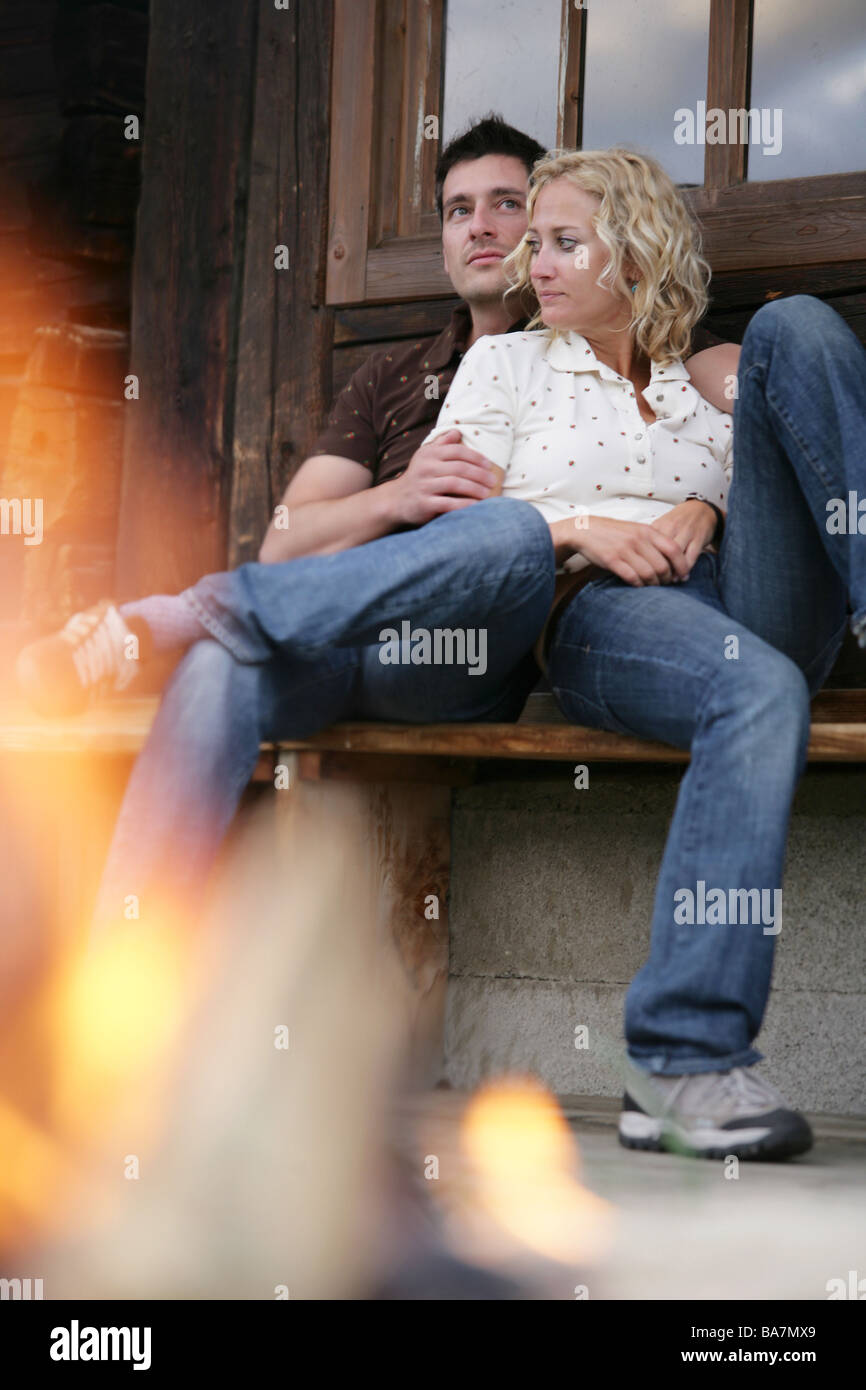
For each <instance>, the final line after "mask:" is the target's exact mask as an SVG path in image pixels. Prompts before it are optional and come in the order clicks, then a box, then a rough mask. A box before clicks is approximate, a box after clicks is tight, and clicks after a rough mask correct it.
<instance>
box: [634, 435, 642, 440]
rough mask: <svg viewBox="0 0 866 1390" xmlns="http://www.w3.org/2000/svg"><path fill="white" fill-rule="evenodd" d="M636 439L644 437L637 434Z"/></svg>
mask: <svg viewBox="0 0 866 1390" xmlns="http://www.w3.org/2000/svg"><path fill="white" fill-rule="evenodd" d="M635 439H643V435H642V434H636V435H635Z"/></svg>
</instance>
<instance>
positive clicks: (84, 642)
mask: <svg viewBox="0 0 866 1390" xmlns="http://www.w3.org/2000/svg"><path fill="white" fill-rule="evenodd" d="M115 616H116V615H115V614H114V613H113V612H112V610H111V609H109V610H108V611H107V612H106V613H104V614H103V615H102V617H101V618H100V619H99V620H98V621H97V622H96V623H95V624H93V623H92V620H91V619H88V618H86V617H85V616H84V615H83V614H81V613H77V614H76V615H75V617H73V618H70V620H69V622H68V623H67V625H66V626H67V631H69V632H72V633H73V635H74V636H75V637H77V638H78V639H79V644H78V646H76V647H75V648H74V650H73V652H72V660H73V661H74V663H75V669H76V671H77V672H78V679H79V680H80V681H81V684H82V685H83V686H85V688H87V689H92V688H93V687H95V686H97V685H100V684H102V683H103V682H105V681H106V680H109V679H111V678H112V677H113V678H114V679H115V680H118V678H119V677H120V676H121V675H122V673H123V667H122V666H121V664H120V663H121V661H122V643H123V637H124V636H125V634H126V627H125V625H124V624H123V620H122V619H120V618H119V615H117V620H116V621H114V622H113V621H112V618H114V617H115Z"/></svg>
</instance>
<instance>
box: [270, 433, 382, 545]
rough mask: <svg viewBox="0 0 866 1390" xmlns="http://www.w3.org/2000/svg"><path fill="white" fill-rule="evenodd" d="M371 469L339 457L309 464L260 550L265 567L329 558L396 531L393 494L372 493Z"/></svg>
mask: <svg viewBox="0 0 866 1390" xmlns="http://www.w3.org/2000/svg"><path fill="white" fill-rule="evenodd" d="M372 481H373V475H372V473H371V472H370V470H369V468H366V467H365V466H364V464H362V463H356V462H355V460H354V459H347V458H338V457H337V455H336V454H319V455H317V456H315V457H313V458H308V459H306V460H305V462H304V463H303V464H302V465H301V467H300V468H299V469H298V472H297V473H296V474H295V476H294V478H293V479H292V481H291V482H290V483H289V485H288V487H287V488H286V491H285V492H284V494H283V499H282V502H281V503H280V505H279V507H277V508H276V510H275V512H274V515H273V517H272V518H271V524H270V526H269V527H268V530H267V534H266V535H265V538H264V540H263V541H262V545H261V549H260V550H259V559H260V560H261V561H262V562H263V563H264V564H273V563H275V562H277V561H279V560H293V559H294V558H295V557H296V556H298V555H330V554H333V553H334V552H335V551H337V550H347V549H349V548H350V547H351V546H353V545H363V544H364V542H365V541H372V540H375V539H376V538H377V537H378V536H384V535H385V534H386V533H387V532H388V531H391V530H393V527H394V525H395V524H396V523H395V521H394V519H393V516H392V506H393V497H392V494H393V489H392V488H391V486H390V484H389V483H382V484H381V485H380V486H379V487H372V486H371V484H372Z"/></svg>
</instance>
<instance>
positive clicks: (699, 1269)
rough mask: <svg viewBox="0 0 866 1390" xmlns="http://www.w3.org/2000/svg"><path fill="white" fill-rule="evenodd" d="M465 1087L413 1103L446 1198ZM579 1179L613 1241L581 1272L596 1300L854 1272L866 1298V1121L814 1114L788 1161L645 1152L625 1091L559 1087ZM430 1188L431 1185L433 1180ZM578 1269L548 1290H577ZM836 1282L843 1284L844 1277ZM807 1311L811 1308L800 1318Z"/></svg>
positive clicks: (456, 1180)
mask: <svg viewBox="0 0 866 1390" xmlns="http://www.w3.org/2000/svg"><path fill="white" fill-rule="evenodd" d="M466 1100H467V1094H466V1093H465V1092H457V1091H453V1090H446V1091H437V1092H434V1093H432V1095H428V1096H426V1097H423V1098H419V1099H418V1100H416V1101H415V1102H414V1103H413V1106H412V1109H413V1112H414V1115H415V1121H414V1123H415V1126H416V1132H417V1135H418V1140H419V1141H420V1149H421V1155H422V1157H423V1156H424V1155H425V1154H430V1153H438V1154H440V1156H441V1174H440V1184H436V1186H437V1189H438V1191H437V1196H439V1197H440V1198H441V1199H443V1200H444V1201H445V1202H446V1204H447V1202H448V1198H449V1188H450V1189H451V1190H455V1189H460V1188H461V1185H462V1186H465V1183H466V1173H465V1164H464V1162H463V1160H462V1158H461V1150H460V1146H459V1143H458V1124H459V1118H460V1114H461V1113H462V1109H463V1107H464V1105H465V1102H466ZM559 1103H560V1107H561V1109H562V1111H563V1113H564V1115H565V1117H566V1119H567V1120H568V1124H569V1128H570V1131H571V1134H572V1136H573V1138H574V1140H575V1142H576V1145H577V1150H578V1154H579V1160H578V1161H579V1170H580V1173H581V1181H582V1184H583V1186H584V1187H585V1188H587V1189H588V1190H589V1191H590V1192H591V1193H594V1194H596V1195H597V1196H598V1197H600V1198H602V1199H604V1201H605V1202H607V1203H609V1204H610V1207H611V1209H612V1211H611V1217H612V1220H611V1234H610V1238H609V1239H608V1240H607V1242H606V1244H605V1248H604V1249H603V1250H602V1251H600V1252H598V1253H596V1254H595V1255H594V1256H592V1257H591V1258H590V1259H589V1260H588V1261H584V1262H583V1266H582V1267H581V1269H580V1273H579V1274H578V1276H577V1277H578V1278H579V1279H580V1280H581V1281H582V1283H583V1284H585V1285H586V1288H587V1293H588V1297H589V1298H590V1299H641V1300H643V1299H669V1300H680V1299H708V1300H725V1299H735V1300H736V1299H754V1300H767V1299H782V1300H827V1299H828V1296H829V1295H828V1288H827V1285H828V1281H829V1280H832V1279H841V1280H843V1281H844V1284H845V1287H846V1289H847V1288H848V1286H849V1281H850V1278H851V1273H850V1272H851V1271H856V1279H858V1280H859V1279H863V1280H864V1283H863V1296H866V1120H858V1119H851V1118H848V1117H833V1116H819V1115H810V1116H809V1120H810V1122H811V1124H812V1127H813V1130H814V1132H815V1136H816V1143H815V1147H814V1149H813V1150H812V1151H811V1153H809V1154H807V1155H804V1156H803V1157H801V1158H798V1159H794V1160H790V1161H788V1162H785V1163H741V1164H740V1165H739V1176H738V1177H736V1178H726V1177H725V1168H724V1164H722V1163H718V1162H711V1161H706V1160H703V1161H697V1160H691V1159H688V1158H685V1157H681V1156H678V1155H672V1154H652V1153H640V1152H635V1151H631V1150H627V1149H624V1148H622V1147H621V1146H620V1144H619V1143H618V1142H617V1136H616V1119H617V1115H618V1111H619V1106H618V1103H617V1102H616V1101H612V1100H608V1099H595V1098H588V1097H575V1096H572V1097H560V1100H559ZM431 1186H432V1184H431ZM574 1279H575V1273H574V1270H573V1269H571V1268H569V1269H566V1270H565V1271H564V1273H563V1276H562V1285H563V1287H562V1291H561V1292H560V1291H559V1289H558V1287H557V1275H556V1273H554V1274H553V1276H552V1279H550V1280H548V1281H547V1287H546V1292H545V1294H543V1295H542V1296H544V1297H550V1298H562V1299H573V1298H574V1297H575V1293H574ZM837 1287H838V1286H837ZM801 1321H802V1318H801Z"/></svg>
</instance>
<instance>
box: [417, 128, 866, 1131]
mask: <svg viewBox="0 0 866 1390" xmlns="http://www.w3.org/2000/svg"><path fill="white" fill-rule="evenodd" d="M528 214H529V226H528V230H527V233H526V236H525V238H524V240H523V242H522V243H521V244H520V245H519V246H518V248H517V250H516V251H515V252H514V253H513V254H512V256H511V258H510V261H511V263H512V273H513V279H514V286H515V290H520V289H523V288H525V287H526V286H527V285H529V284H531V285H532V286H533V287H534V289H535V291H536V294H537V296H538V300H539V304H540V312H539V315H538V317H537V319H536V320H535V321H533V324H534V323H535V322H540V323H541V324H543V325H544V328H543V331H541V332H535V333H532V332H527V333H525V334H522V335H518V334H511V335H509V336H508V339H507V340H506V339H503V338H499V339H496V338H481V339H479V340H478V341H477V342H476V343H475V344H474V345H473V347H472V348H471V349H470V351H469V352H468V353H467V354H466V356H465V358H464V360H463V361H462V363H461V365H460V368H459V370H458V373H457V375H456V377H455V380H454V383H453V385H452V387H451V390H450V392H449V395H448V399H447V401H446V402H445V404H444V406H443V409H442V412H441V415H440V418H439V421H438V422H437V426H436V429H435V430H434V431H433V432H432V434H431V436H429V438H433V437H435V435H436V434H438V433H439V432H441V431H442V430H444V429H447V428H454V427H457V428H459V429H460V430H461V431H462V434H463V438H464V441H465V442H467V443H468V444H470V445H471V446H472V447H473V448H475V449H478V450H479V451H480V452H481V453H482V454H485V455H486V456H487V457H488V458H489V459H490V460H491V461H492V462H493V463H494V464H495V465H497V466H498V468H499V469H500V471H501V475H502V480H503V493H504V495H505V496H514V497H523V498H526V499H527V500H530V501H532V502H534V504H535V505H536V506H537V507H538V508H539V509H540V510H541V511H542V513H543V515H544V516H545V519H546V520H547V521H548V522H549V524H550V530H551V534H552V537H553V541H554V546H555V550H556V555H557V560H558V562H559V564H560V565H561V567H562V568H561V573H560V576H559V587H560V595H559V600H558V606H556V608H555V611H554V621H553V622H552V623H549V624H548V629H547V636H546V642H545V651H546V659H547V669H548V672H549V677H550V681H551V684H552V686H553V689H554V692H555V694H556V698H557V700H558V702H559V705H560V707H561V709H562V710H563V712H564V714H565V715H566V716H567V717H568V718H569V719H571V720H574V721H576V722H578V723H580V724H585V725H592V726H595V727H599V728H604V729H612V730H618V731H621V732H625V733H630V734H636V735H639V736H642V737H647V738H655V739H663V740H665V741H666V742H668V743H671V744H673V745H675V746H677V747H680V748H688V749H690V750H691V762H690V766H689V768H688V770H687V772H686V774H685V776H684V778H683V781H682V784H681V787H680V792H679V796H678V800H677V806H676V811H675V814H674V817H673V821H672V824H671V827H670V832H669V836H668V841H667V845H666V849H665V853H664V857H663V861H662V866H661V871H660V874H659V879H658V883H657V888H656V896H655V906H654V914H653V923H652V934H651V947H650V954H649V958H648V960H647V962H646V964H645V965H644V967H643V968H642V969H641V971H640V972H639V973H638V975H637V976H636V978H635V980H634V981H633V982H632V985H631V987H630V989H629V991H628V995H627V1000H626V1011H625V1031H626V1041H627V1048H628V1054H629V1080H628V1085H627V1092H626V1098H625V1102H624V1108H623V1113H622V1115H621V1119H620V1138H621V1141H622V1142H623V1143H624V1144H626V1145H627V1146H629V1147H635V1148H659V1147H669V1146H680V1145H683V1146H686V1147H688V1148H689V1149H690V1150H691V1151H692V1152H696V1153H699V1154H703V1155H706V1156H708V1157H725V1156H727V1155H729V1154H736V1155H738V1156H740V1157H744V1158H784V1157H788V1156H790V1155H792V1154H797V1153H801V1152H803V1151H805V1150H806V1149H808V1148H809V1147H810V1145H811V1142H812V1136H811V1132H810V1129H809V1126H808V1124H807V1123H806V1121H805V1119H804V1118H803V1117H802V1116H801V1115H799V1114H798V1113H797V1112H796V1111H794V1110H792V1109H791V1108H790V1107H789V1106H787V1105H786V1103H785V1102H784V1100H783V1099H782V1097H781V1096H780V1095H779V1093H778V1092H777V1091H776V1090H775V1088H773V1087H772V1086H771V1085H770V1084H769V1083H768V1082H767V1081H766V1080H765V1079H764V1078H763V1077H762V1076H761V1075H760V1073H759V1072H758V1071H757V1070H756V1065H755V1064H756V1063H758V1062H759V1061H760V1060H761V1054H760V1053H759V1052H758V1051H757V1050H756V1049H755V1048H754V1046H753V1041H754V1038H755V1037H756V1035H757V1033H758V1031H759V1029H760V1026H761V1021H762V1018H763V1014H764V1009H765V1006H766V1002H767V996H768V993H769V986H770V975H771V968H772V960H773V951H774V944H775V937H776V935H777V934H778V931H779V929H780V927H781V912H780V906H779V905H780V901H781V881H782V871H783V861H784V851H785V841H786V836H787V829H788V821H789V815H790V808H791V801H792V798H793V794H794V790H795V788H796V785H797V782H798V780H799V777H800V775H801V773H802V770H803V767H804V765H805V759H806V749H807V743H808V735H809V700H810V695H811V694H814V693H815V692H816V691H817V690H818V689H820V687H821V685H822V684H823V682H824V680H825V678H826V676H827V674H828V673H829V671H830V669H831V667H832V665H833V662H834V660H835V657H836V655H837V653H838V649H839V646H840V644H841V641H842V637H843V634H844V629H845V623H846V596H847V594H849V593H850V595H851V599H852V603H853V607H854V610H855V617H854V620H853V626H854V629H855V631H857V632H862V629H863V627H864V625H866V540H864V538H863V537H860V536H859V535H855V536H851V535H848V534H840V535H835V534H829V533H828V529H827V526H826V525H825V519H826V518H827V515H828V511H829V510H830V509H831V505H832V501H833V499H838V498H846V497H848V494H849V491H850V490H856V489H857V487H858V486H859V487H860V489H861V493H862V492H864V491H866V465H864V460H863V454H862V449H859V446H858V444H857V440H858V439H859V438H862V434H863V422H864V420H866V371H864V366H866V356H864V353H863V350H862V348H861V347H860V345H859V344H858V343H857V341H856V339H855V338H854V337H853V335H851V334H850V333H849V331H848V330H847V328H846V327H845V326H844V324H843V323H842V322H841V320H840V319H838V317H837V316H836V315H834V314H833V313H832V311H831V310H829V309H827V308H826V306H824V305H822V304H820V303H818V302H817V301H814V300H809V299H805V298H797V299H794V300H790V301H784V302H783V303H781V304H778V305H772V306H767V307H766V308H764V309H762V310H761V311H760V312H759V313H758V314H757V315H756V316H755V318H754V319H753V320H752V323H751V324H750V326H749V330H748V332H747V334H746V340H745V342H744V345H743V352H742V357H741V360H740V371H739V396H738V401H737V408H736V417H735V421H734V427H733V428H732V421H731V419H730V418H729V417H727V416H726V415H724V414H723V413H722V412H720V411H718V410H716V409H714V408H713V407H712V406H711V405H709V404H708V403H706V402H705V401H703V400H702V399H701V398H700V396H699V395H698V393H697V392H696V391H695V389H694V388H693V387H692V385H691V384H690V381H689V377H688V373H687V371H686V370H685V368H684V367H683V365H682V359H683V357H684V356H685V355H686V354H687V352H688V344H689V336H690V330H691V328H692V326H693V325H694V324H695V323H696V322H697V321H698V319H699V318H700V316H701V314H702V312H703V309H704V307H705V304H706V284H707V279H708V268H707V266H706V263H705V262H704V261H703V260H702V259H701V257H700V255H699V250H698V241H697V237H696V233H695V230H694V228H693V226H692V223H691V221H690V219H689V216H688V213H687V210H686V208H685V205H684V203H683V201H682V198H681V197H680V195H679V193H678V191H677V189H676V188H675V187H674V185H673V184H672V183H671V181H670V179H669V178H668V177H667V176H666V175H665V173H664V172H663V171H662V170H661V168H660V167H659V166H658V165H657V164H655V163H654V162H653V161H652V160H650V159H645V158H642V157H641V156H639V155H636V154H634V153H632V152H630V151H627V150H622V149H614V150H608V151H603V152H579V153H559V154H556V153H555V154H553V155H550V156H548V157H546V158H545V159H544V160H543V161H541V162H540V163H539V164H538V165H536V167H535V169H534V171H533V178H532V191H531V194H530V200H529V205H528ZM533 324H530V327H532V326H533ZM792 326H796V327H797V329H798V331H799V333H800V337H799V340H798V338H797V337H795V335H794V333H793V332H792V331H791V329H792ZM804 333H808V335H809V336H808V338H804V336H803V335H804ZM732 394H733V393H732ZM858 449H859V452H858ZM734 455H736V458H737V468H736V473H735V474H734V480H733V481H732V461H733V456H734ZM725 510H727V518H726V520H725V517H724V515H723V513H724V512H725ZM722 533H723V534H722ZM574 570H577V571H578V573H577V575H574V574H571V573H569V572H570V571H574Z"/></svg>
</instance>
